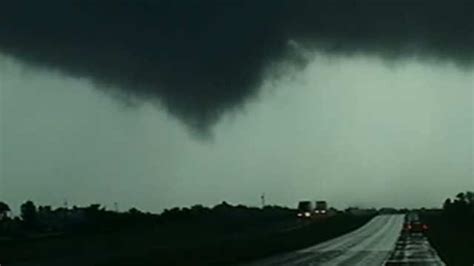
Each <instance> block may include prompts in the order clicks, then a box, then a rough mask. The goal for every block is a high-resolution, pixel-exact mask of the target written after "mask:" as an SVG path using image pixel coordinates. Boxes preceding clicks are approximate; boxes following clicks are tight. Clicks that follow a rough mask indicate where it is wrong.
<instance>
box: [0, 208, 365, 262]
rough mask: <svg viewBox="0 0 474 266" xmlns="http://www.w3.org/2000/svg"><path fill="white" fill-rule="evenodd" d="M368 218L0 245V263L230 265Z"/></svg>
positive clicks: (178, 228) (177, 228)
mask: <svg viewBox="0 0 474 266" xmlns="http://www.w3.org/2000/svg"><path fill="white" fill-rule="evenodd" d="M369 219H370V217H356V216H350V215H343V214H341V215H337V216H335V217H331V218H329V219H327V220H321V221H317V222H312V223H301V222H300V221H297V220H296V219H291V220H287V221H285V224H283V225H278V226H276V225H275V223H276V221H269V222H268V224H267V225H265V224H260V225H258V226H252V227H248V228H239V229H238V230H237V229H235V228H232V227H225V228H212V227H209V226H203V225H199V224H193V223H189V224H179V225H169V226H166V227H164V226H160V227H157V228H153V229H152V228H140V229H136V230H130V231H120V232H109V233H103V234H80V235H77V234H76V235H58V236H51V237H40V238H37V239H26V240H25V239H23V240H16V241H0V250H1V260H2V261H1V262H0V263H5V264H7V265H11V266H29V265H35V266H42V265H48V266H54V265H70V266H74V265H81V266H83V265H101V266H109V265H110V266H112V265H114V266H116V265H137V266H139V265H231V264H236V263H240V262H245V261H249V260H254V259H258V258H262V257H265V256H269V255H272V254H276V253H281V252H285V251H290V250H295V249H299V248H303V247H306V246H310V245H313V244H316V243H319V242H322V241H325V240H328V239H331V238H334V237H336V236H339V235H341V234H344V233H346V232H349V231H352V230H354V229H356V228H358V227H360V226H361V225H363V224H364V223H366V222H367V221H368V220H369ZM285 228H292V229H291V230H285Z"/></svg>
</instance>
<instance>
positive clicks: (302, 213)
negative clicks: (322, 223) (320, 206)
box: [297, 200, 314, 219]
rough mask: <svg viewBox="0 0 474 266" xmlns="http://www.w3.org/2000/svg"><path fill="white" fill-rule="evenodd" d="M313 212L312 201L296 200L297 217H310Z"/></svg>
mask: <svg viewBox="0 0 474 266" xmlns="http://www.w3.org/2000/svg"><path fill="white" fill-rule="evenodd" d="M313 212H314V206H313V202H312V201H309V200H306V201H300V202H298V213H297V215H298V217H299V218H305V219H308V218H311V216H313Z"/></svg>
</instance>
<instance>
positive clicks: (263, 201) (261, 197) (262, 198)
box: [260, 193, 265, 209]
mask: <svg viewBox="0 0 474 266" xmlns="http://www.w3.org/2000/svg"><path fill="white" fill-rule="evenodd" d="M260 199H261V200H262V209H263V208H264V207H265V193H262V196H260Z"/></svg>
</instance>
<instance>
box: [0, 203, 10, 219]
mask: <svg viewBox="0 0 474 266" xmlns="http://www.w3.org/2000/svg"><path fill="white" fill-rule="evenodd" d="M9 211H10V207H9V206H8V204H6V203H5V202H3V201H0V220H2V219H3V218H4V217H6V216H7V214H8V212H9Z"/></svg>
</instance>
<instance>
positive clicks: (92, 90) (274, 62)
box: [0, 0, 474, 211]
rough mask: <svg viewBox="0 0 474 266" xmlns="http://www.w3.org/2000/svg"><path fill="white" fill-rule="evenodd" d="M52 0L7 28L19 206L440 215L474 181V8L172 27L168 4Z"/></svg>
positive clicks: (9, 188) (11, 147)
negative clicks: (302, 207)
mask: <svg viewBox="0 0 474 266" xmlns="http://www.w3.org/2000/svg"><path fill="white" fill-rule="evenodd" d="M49 2H51V3H53V4H54V5H52V6H53V7H55V8H57V9H58V10H60V11H61V12H53V11H54V9H51V8H45V7H43V6H39V7H38V8H41V7H43V8H45V11H44V12H51V14H48V13H46V15H45V14H43V16H44V17H42V19H40V20H35V19H30V20H28V19H26V18H25V20H22V19H21V18H18V19H17V17H18V16H16V14H15V12H14V11H15V10H16V9H15V8H16V6H15V5H13V4H12V7H11V8H12V10H11V12H7V13H5V15H7V16H8V15H9V14H11V17H10V19H11V20H8V19H7V20H5V21H6V23H7V26H6V27H2V28H0V133H1V138H0V141H1V142H0V156H1V157H0V200H4V201H7V202H9V203H10V204H11V205H12V206H19V204H20V203H21V202H23V201H25V200H27V199H31V200H34V201H35V202H37V203H39V204H50V205H53V206H61V205H62V204H63V202H64V201H68V203H69V205H74V204H75V205H85V204H90V203H101V204H104V205H106V206H108V207H109V208H113V203H114V202H117V203H118V204H119V207H120V208H121V209H122V210H124V209H128V208H130V207H138V208H140V209H144V210H150V211H161V210H162V209H163V208H169V207H173V206H189V205H193V204H204V205H214V204H217V203H219V202H221V201H223V200H226V201H228V202H231V203H235V204H239V203H242V204H247V205H255V206H257V205H259V203H260V195H261V194H262V193H265V195H266V198H267V203H269V204H280V205H287V206H295V205H296V204H297V201H299V200H304V199H311V200H316V199H326V200H328V201H329V204H330V205H332V206H336V207H348V206H359V207H372V206H375V207H382V206H394V207H422V206H426V207H432V206H440V204H442V202H443V200H444V199H445V198H446V197H448V196H452V195H455V194H456V193H457V192H460V191H465V190H473V189H474V172H473V169H474V167H473V162H474V160H473V157H474V154H473V151H474V127H473V125H474V110H473V103H474V95H473V90H474V67H473V66H474V63H473V62H474V60H473V59H474V49H472V47H474V45H471V44H474V31H473V25H472V21H471V20H470V19H472V16H470V14H471V13H472V11H473V10H474V9H469V8H466V7H465V6H462V5H459V4H458V5H456V4H453V5H450V6H445V5H440V4H438V5H436V4H435V5H433V6H434V7H433V8H432V9H424V8H423V7H424V6H423V5H422V4H420V6H416V5H413V6H411V7H410V8H407V6H403V5H404V4H400V5H395V4H394V5H393V6H388V5H380V4H378V5H376V4H374V3H375V2H371V1H367V2H366V3H367V5H368V6H365V7H364V6H363V5H362V4H361V5H362V7H361V6H357V5H353V6H352V5H350V6H338V7H334V6H333V5H330V4H327V3H329V2H327V1H326V2H324V1H321V3H322V4H320V6H316V9H314V10H315V12H320V13H309V12H308V13H307V14H306V15H305V14H303V13H304V12H302V11H304V10H306V9H308V8H309V9H310V8H314V7H313V6H312V4H311V1H309V2H304V1H301V3H303V2H304V3H306V5H309V6H307V7H305V8H304V9H303V8H302V6H297V5H295V6H296V7H295V6H288V3H289V2H287V1H278V3H279V4H278V5H275V6H272V7H268V6H265V5H264V4H261V5H258V6H256V7H255V6H253V5H251V4H248V2H247V1H241V2H239V1H236V2H232V1H230V2H229V3H234V5H232V4H231V5H217V6H215V8H214V9H212V12H215V13H212V12H211V11H209V9H205V8H203V9H202V10H200V9H199V10H198V11H195V9H190V10H191V11H189V10H188V9H185V10H188V11H186V12H184V13H183V12H182V10H183V5H179V4H178V5H176V6H174V5H171V4H170V5H169V6H166V8H168V9H166V10H168V11H169V12H171V13H172V11H176V10H178V11H180V12H179V16H181V17H180V18H184V19H183V20H178V19H175V17H174V16H171V15H170V16H169V17H164V18H162V17H160V16H158V17H159V21H154V19H155V18H156V16H153V14H154V13H153V12H154V11H153V10H154V9H153V7H155V6H154V4H156V3H160V4H161V5H164V4H162V3H163V2H160V1H157V2H156V3H155V2H153V1H149V0H146V1H145V0H144V1H142V2H141V3H147V5H151V7H149V8H143V7H142V6H140V5H137V6H132V8H131V9H130V7H127V9H123V10H122V9H121V8H123V7H120V6H119V7H115V9H113V10H111V11H110V10H109V8H110V6H108V5H104V6H100V5H98V6H99V7H97V9H95V8H96V5H92V7H91V6H87V4H85V7H83V6H81V8H84V10H88V12H91V14H92V15H90V14H89V15H88V16H85V15H84V14H83V13H81V12H72V11H71V10H76V9H71V7H70V6H68V4H60V3H62V2H61V1H49ZM105 2H107V1H105ZM123 2H124V3H125V2H127V1H123ZM207 2H209V3H211V2H212V1H207ZM207 2H206V3H207ZM355 2H357V1H355ZM359 2H360V1H359ZM425 2H426V1H425ZM428 2H429V1H428ZM432 2H433V3H441V1H432ZM32 3H34V2H32ZM77 3H79V2H77ZM84 3H88V2H87V1H85V2H84ZM151 3H153V4H151ZM192 3H194V2H192ZM196 3H197V2H196ZM196 3H194V5H196ZM236 3H237V4H236ZM239 3H246V4H244V5H242V6H243V7H240V4H239ZM308 3H309V4H308ZM370 3H372V4H370ZM393 3H396V2H393ZM400 3H404V2H400ZM419 3H424V2H423V1H419ZM459 3H463V2H462V1H459ZM181 4H182V3H181ZM63 5H64V6H63ZM213 7H214V6H213ZM134 8H135V9H134ZM267 9H269V10H267ZM50 10H53V11H50ZM104 10H105V11H106V12H105V11H104ZM124 10H127V11H126V12H125V11H124ZM129 10H131V11H129ZM149 10H151V11H149ZM156 10H162V9H160V8H157V9H156ZM193 10H194V11H193ZM203 10H204V11H203ZM249 10H250V11H251V12H250V13H249ZM262 10H264V11H265V10H267V11H268V12H263V11H262ZM286 10H291V11H293V12H295V10H297V11H298V12H302V15H301V16H295V17H292V16H289V15H288V16H287V15H285V14H286V13H284V12H283V11H286ZM400 10H402V11H406V12H405V17H404V20H398V18H397V16H398V15H397V14H399V13H397V12H399V11H400ZM466 10H467V11H466ZM356 11H357V12H356ZM441 11H443V12H441ZM68 12H71V14H70V16H64V14H68ZM114 12H115V13H114ZM124 12H125V13H124ZM127 12H130V13H127ZM147 12H149V13H147ZM157 12H158V11H157ZM160 12H164V11H160ZM196 12H197V13H198V14H200V15H196V14H195V13H196ZM199 12H205V15H206V16H205V17H206V18H208V19H202V17H203V14H202V13H199ZM242 12H243V13H245V14H246V16H247V15H248V16H247V17H246V18H247V19H246V20H244V22H245V23H243V22H242V16H241V15H242ZM327 12H329V14H332V15H334V16H336V17H337V16H339V18H340V19H341V20H334V16H327V15H325V14H327ZM331 12H332V13H331ZM469 12H471V13H469ZM84 13H87V12H84ZM38 14H41V12H36V13H34V14H33V13H32V14H28V18H30V17H31V16H39V15H38ZM58 14H59V15H58ZM104 14H107V15H104ZM110 14H113V15H110ZM160 14H161V13H160ZM263 14H264V15H263ZM298 14H299V13H298ZM440 14H443V16H444V15H445V14H447V15H446V17H444V20H439V19H438V18H439V16H440ZM86 15H87V14H86ZM260 15H261V16H260ZM55 16H59V18H56V17H55ZM147 16H150V17H147ZM89 17H93V18H95V19H93V20H90V19H89ZM289 17H290V18H291V19H290V18H289ZM121 18H122V19H123V20H125V21H124V22H123V24H119V25H118V24H117V23H118V21H123V20H121ZM257 18H258V19H262V20H263V21H264V22H263V23H261V24H260V22H258V21H259V20H258V19H257ZM282 18H285V20H283V21H282V22H281V23H280V22H279V21H281V20H282ZM315 18H318V19H315ZM433 18H436V19H433ZM55 19H60V21H61V22H64V23H59V24H58V23H56V22H57V21H56V20H55ZM213 19H215V20H216V21H217V22H216V21H214V20H213ZM25 21H26V22H25ZM183 21H184V22H183ZM440 21H442V22H443V23H444V24H442V23H441V22H440ZM105 22H109V24H107V23H105ZM240 22H242V23H240ZM372 22H374V23H372ZM375 22H376V23H375ZM153 23H156V24H153ZM281 24H284V25H281ZM52 25H54V27H53V26H52ZM104 25H105V26H104ZM117 25H118V26H117ZM145 25H146V26H147V27H145ZM190 25H192V26H190ZM210 25H213V26H210ZM215 25H218V26H215ZM256 25H258V26H256ZM262 25H264V26H262ZM269 25H270V26H269ZM274 25H277V26H274ZM374 25H377V26H374ZM8 26H10V28H9V27H8ZM267 26H268V27H267ZM137 27H138V28H140V29H142V30H141V31H137V30H136V29H137ZM452 29H456V30H455V31H453V30H452ZM154 30H156V32H158V34H156V35H153V34H152V35H150V33H153V32H154ZM135 32H138V33H135ZM196 32H197V33H199V34H201V35H199V36H200V37H199V38H197V37H196V36H197V33H196ZM32 33H34V34H32ZM105 33H106V34H105ZM150 36H152V37H150Z"/></svg>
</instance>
